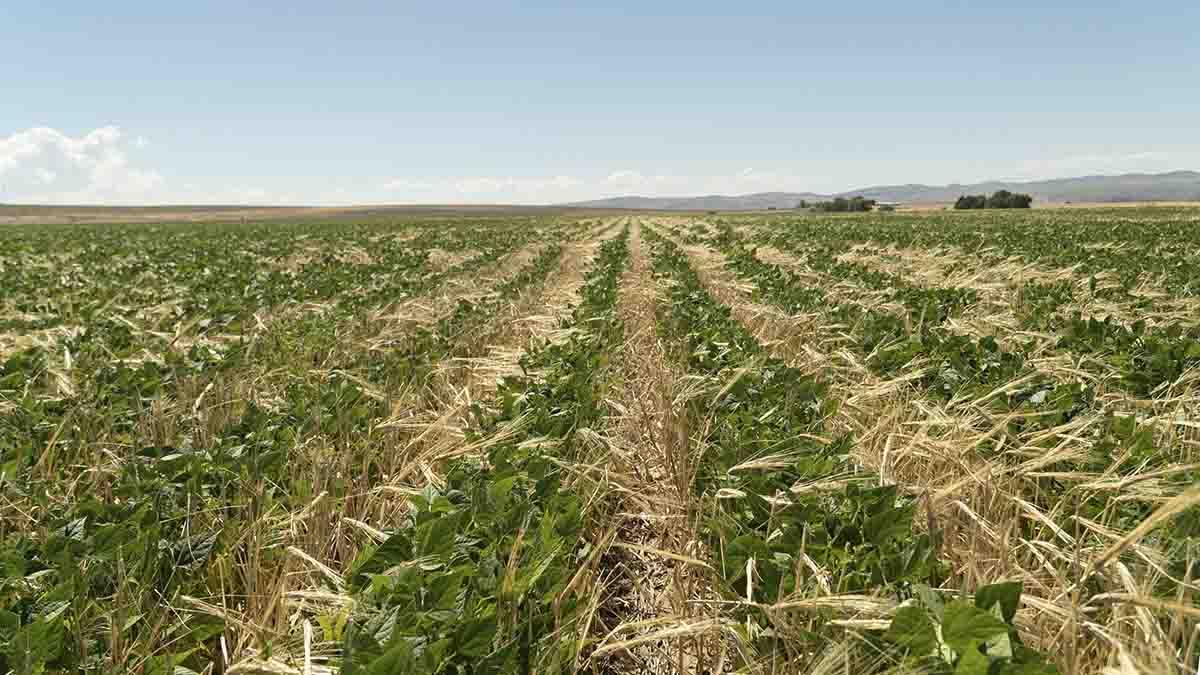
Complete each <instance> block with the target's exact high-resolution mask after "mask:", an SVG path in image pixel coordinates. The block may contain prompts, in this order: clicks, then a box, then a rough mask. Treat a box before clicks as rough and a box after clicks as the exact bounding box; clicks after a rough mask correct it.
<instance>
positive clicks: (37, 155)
mask: <svg viewBox="0 0 1200 675" xmlns="http://www.w3.org/2000/svg"><path fill="white" fill-rule="evenodd" d="M124 145H125V142H124V136H123V134H122V133H121V130H120V128H118V127H116V126H104V127H100V128H98V129H95V130H93V131H91V132H88V133H86V134H83V135H82V136H78V137H72V136H69V135H67V134H64V133H62V132H60V131H58V130H55V129H51V128H49V127H34V128H32V129H26V130H25V131H20V132H17V133H14V134H12V135H11V136H7V137H0V190H2V192H0V198H3V199H5V200H8V201H28V202H37V203H69V202H75V203H83V202H87V203H113V202H137V201H144V200H145V199H146V198H147V197H148V196H149V195H150V194H151V192H152V191H153V190H155V189H156V188H158V187H159V186H161V185H162V182H163V179H162V176H161V174H159V173H158V172H157V171H154V170H151V169H143V168H138V167H135V166H132V165H131V164H130V162H129V158H128V156H127V155H126V153H125V148H124Z"/></svg>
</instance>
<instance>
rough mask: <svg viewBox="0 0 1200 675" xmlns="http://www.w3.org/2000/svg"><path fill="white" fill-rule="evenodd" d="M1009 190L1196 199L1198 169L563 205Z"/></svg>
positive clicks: (913, 198) (676, 205)
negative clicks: (821, 191)
mask: <svg viewBox="0 0 1200 675" xmlns="http://www.w3.org/2000/svg"><path fill="white" fill-rule="evenodd" d="M996 190H1010V191H1013V192H1024V193H1027V194H1030V195H1033V198H1034V204H1035V205H1036V204H1038V203H1043V204H1044V203H1063V202H1129V201H1191V200H1200V172H1196V171H1171V172H1168V173H1159V174H1146V173H1128V174H1121V175H1118V176H1080V177H1078V178H1056V179H1052V180H1039V181H986V182H982V183H970V184H961V183H952V184H950V185H921V184H908V185H876V186H872V187H864V188H859V189H857V190H847V191H845V192H839V193H836V194H826V195H823V194H818V193H814V192H759V193H755V194H748V195H704V196H697V197H635V196H629V197H610V198H607V199H593V200H589V201H584V202H573V203H571V204H564V206H586V207H591V208H613V209H660V210H669V211H673V210H678V211H749V210H757V209H768V208H777V209H790V208H793V207H795V206H796V205H797V204H799V203H800V201H801V200H805V201H810V202H811V201H819V200H823V199H832V198H834V197H853V196H855V195H862V196H863V197H868V198H870V199H876V200H879V201H883V202H901V203H931V202H953V201H954V200H955V199H957V198H958V197H959V196H960V195H965V194H991V193H993V192H995V191H996Z"/></svg>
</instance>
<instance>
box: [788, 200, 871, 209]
mask: <svg viewBox="0 0 1200 675" xmlns="http://www.w3.org/2000/svg"><path fill="white" fill-rule="evenodd" d="M796 208H798V209H813V210H814V211H822V212H824V213H862V212H865V211H870V210H871V209H873V208H875V200H874V199H866V198H863V197H851V198H849V199H846V198H845V197H834V198H833V200H832V201H828V202H813V203H809V202H808V201H805V200H800V203H799V204H797V205H796Z"/></svg>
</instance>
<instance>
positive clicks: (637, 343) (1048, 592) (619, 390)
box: [0, 207, 1200, 675]
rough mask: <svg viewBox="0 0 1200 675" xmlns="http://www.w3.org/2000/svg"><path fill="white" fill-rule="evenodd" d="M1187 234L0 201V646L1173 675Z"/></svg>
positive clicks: (167, 662) (1005, 221)
mask: <svg viewBox="0 0 1200 675" xmlns="http://www.w3.org/2000/svg"><path fill="white" fill-rule="evenodd" d="M1197 251H1200V211H1198V210H1196V209H1189V208H1183V207H1170V208H1149V207H1141V208H1121V209H1082V208H1080V209H1063V210H1033V211H1029V210H1023V211H978V212H954V211H929V212H914V213H871V214H847V215H816V214H809V213H795V214H793V213H785V212H772V213H770V214H764V213H760V214H731V215H720V214H715V215H682V214H680V215H660V214H651V213H647V214H641V215H639V214H634V215H614V216H592V217H588V218H583V217H579V216H574V215H571V214H570V212H566V213H553V214H544V215H538V214H536V213H535V214H532V215H531V214H523V213H511V214H506V215H503V216H486V215H482V214H480V215H470V214H452V213H451V214H443V215H437V214H431V215H425V216H421V217H416V216H410V217H405V218H398V217H397V218H392V217H388V216H387V215H386V214H385V215H381V216H377V217H372V218H363V219H361V220H356V219H340V220H329V221H325V220H321V219H319V218H313V219H309V220H298V221H296V222H270V223H268V222H229V223H180V224H172V223H137V224H125V225H102V224H55V225H36V224H20V225H4V226H0V471H2V474H0V533H2V539H0V564H2V568H0V569H2V574H3V577H2V579H0V672H15V673H39V672H77V671H81V670H91V671H106V672H122V673H146V674H149V673H154V674H172V673H184V674H186V673H205V674H213V673H297V674H300V673H304V674H306V675H307V674H309V673H329V672H342V673H435V672H436V673H530V672H536V673H566V672H593V673H701V672H708V673H718V672H741V673H763V674H766V673H827V674H833V673H839V674H848V673H915V672H922V673H975V674H981V675H982V674H985V673H989V674H995V673H1026V674H1033V673H1051V672H1062V673H1096V672H1100V671H1102V670H1103V669H1105V668H1111V669H1112V671H1111V672H1115V673H1121V672H1136V671H1135V670H1134V668H1135V667H1136V668H1141V669H1142V670H1143V671H1145V672H1161V673H1185V672H1194V670H1195V668H1196V667H1197V663H1198V659H1200V628H1198V625H1200V610H1198V609H1197V602H1196V597H1197V593H1196V591H1197V584H1198V583H1200V582H1198V581H1197V579H1196V577H1200V562H1198V561H1200V488H1198V487H1197V486H1198V485H1200V298H1198V295H1200V255H1197ZM1189 669H1190V670H1189Z"/></svg>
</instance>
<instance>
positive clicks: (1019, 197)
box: [954, 190, 1033, 209]
mask: <svg viewBox="0 0 1200 675" xmlns="http://www.w3.org/2000/svg"><path fill="white" fill-rule="evenodd" d="M1032 204H1033V197H1031V196H1029V195H1024V194H1020V193H1018V192H1009V191H1008V190H997V191H996V192H995V193H993V194H992V196H991V197H985V196H984V195H963V196H961V197H959V198H958V201H956V202H954V208H956V209H1027V208H1029V207H1030V205H1032Z"/></svg>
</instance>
